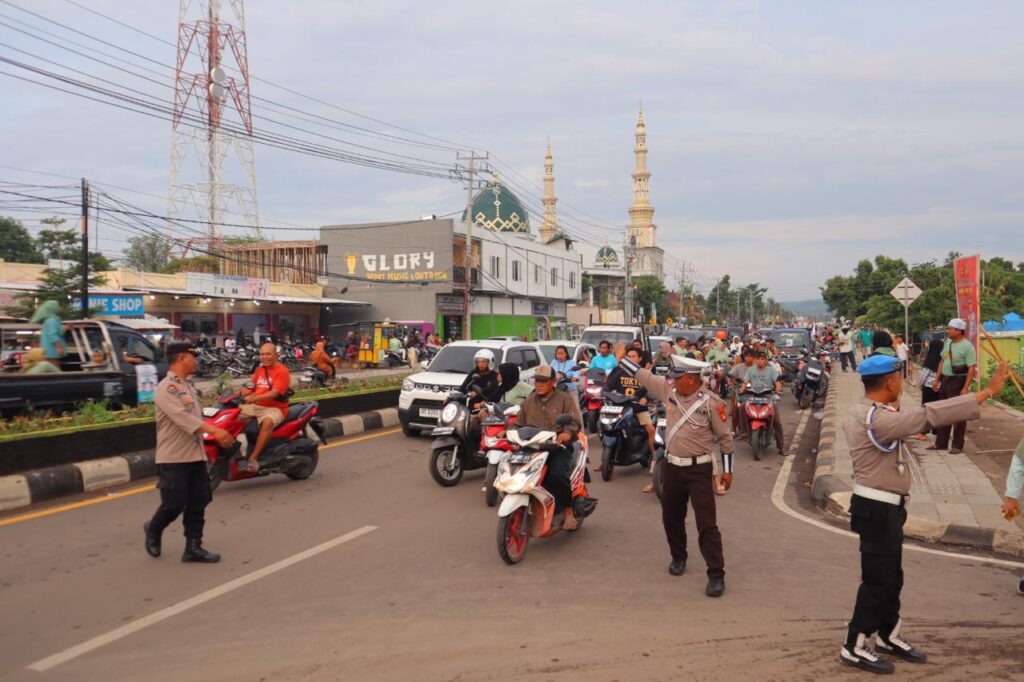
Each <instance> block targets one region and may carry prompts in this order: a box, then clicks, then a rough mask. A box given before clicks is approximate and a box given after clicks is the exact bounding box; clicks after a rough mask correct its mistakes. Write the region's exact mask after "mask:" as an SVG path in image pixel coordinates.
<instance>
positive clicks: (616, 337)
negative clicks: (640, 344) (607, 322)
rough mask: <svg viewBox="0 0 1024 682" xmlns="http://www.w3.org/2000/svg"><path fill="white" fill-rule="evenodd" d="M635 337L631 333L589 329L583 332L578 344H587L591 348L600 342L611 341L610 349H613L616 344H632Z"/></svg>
mask: <svg viewBox="0 0 1024 682" xmlns="http://www.w3.org/2000/svg"><path fill="white" fill-rule="evenodd" d="M635 337H636V335H635V334H634V333H633V332H627V331H622V332H614V331H601V330H600V329H591V330H589V331H585V332H583V337H582V338H580V343H589V344H590V345H592V346H596V345H598V344H599V343H601V342H602V341H611V343H612V348H615V344H618V343H632V341H633V339H634V338H635Z"/></svg>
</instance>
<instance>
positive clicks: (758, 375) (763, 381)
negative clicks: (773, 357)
mask: <svg viewBox="0 0 1024 682" xmlns="http://www.w3.org/2000/svg"><path fill="white" fill-rule="evenodd" d="M743 380H744V381H746V382H747V383H748V384H750V386H749V390H751V391H753V392H755V393H759V392H761V391H770V390H773V389H774V388H775V382H776V381H778V380H779V370H777V369H775V368H774V367H772V366H771V365H765V366H764V369H761V368H760V367H758V366H757V365H751V367H750V369H748V370H747V372H746V374H744V375H743Z"/></svg>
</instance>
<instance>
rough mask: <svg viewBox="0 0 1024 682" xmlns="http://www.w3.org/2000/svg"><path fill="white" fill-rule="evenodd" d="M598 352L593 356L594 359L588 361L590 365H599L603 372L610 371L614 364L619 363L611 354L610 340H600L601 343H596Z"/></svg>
mask: <svg viewBox="0 0 1024 682" xmlns="http://www.w3.org/2000/svg"><path fill="white" fill-rule="evenodd" d="M597 350H598V354H597V355H595V356H594V359H593V360H591V361H590V366H591V367H600V368H601V369H603V370H604V371H605V372H611V371H612V370H613V369H615V366H616V365H618V364H619V361H618V360H616V359H615V356H614V355H612V342H611V341H607V340H602V341H601V343H599V344H597Z"/></svg>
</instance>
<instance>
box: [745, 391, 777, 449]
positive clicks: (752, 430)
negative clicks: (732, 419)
mask: <svg viewBox="0 0 1024 682" xmlns="http://www.w3.org/2000/svg"><path fill="white" fill-rule="evenodd" d="M744 395H745V396H746V397H747V399H746V402H744V404H743V411H744V414H746V416H747V433H748V435H747V442H749V443H750V447H752V448H753V450H754V461H757V462H760V461H761V457H762V456H763V455H764V452H765V450H767V449H768V444H769V443H770V442H771V439H772V433H773V431H774V427H775V394H774V393H773V392H772V389H770V388H769V389H765V390H763V391H757V392H754V391H747V392H746V393H745V394H744ZM779 454H781V453H779Z"/></svg>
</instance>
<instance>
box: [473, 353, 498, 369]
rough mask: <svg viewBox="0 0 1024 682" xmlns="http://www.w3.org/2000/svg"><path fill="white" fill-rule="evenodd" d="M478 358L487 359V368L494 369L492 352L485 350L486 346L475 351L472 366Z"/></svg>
mask: <svg viewBox="0 0 1024 682" xmlns="http://www.w3.org/2000/svg"><path fill="white" fill-rule="evenodd" d="M478 360H486V361H487V369H491V370H493V369H494V353H492V352H491V351H489V350H487V349H486V348H481V349H480V350H478V351H477V352H476V355H474V356H473V366H474V367H475V366H476V363H477V361H478Z"/></svg>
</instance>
